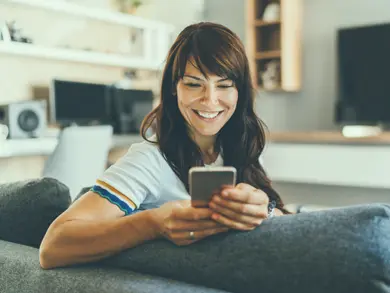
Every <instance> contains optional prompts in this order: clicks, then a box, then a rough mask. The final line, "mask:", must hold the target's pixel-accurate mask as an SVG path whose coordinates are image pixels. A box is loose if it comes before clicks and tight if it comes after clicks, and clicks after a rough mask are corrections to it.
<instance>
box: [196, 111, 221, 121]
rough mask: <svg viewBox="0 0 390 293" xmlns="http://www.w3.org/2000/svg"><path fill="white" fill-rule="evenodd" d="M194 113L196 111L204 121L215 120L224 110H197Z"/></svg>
mask: <svg viewBox="0 0 390 293" xmlns="http://www.w3.org/2000/svg"><path fill="white" fill-rule="evenodd" d="M192 111H194V113H195V114H196V115H197V116H199V117H200V118H204V119H215V118H217V117H218V116H219V115H220V114H221V113H222V112H223V110H222V111H200V110H195V109H192Z"/></svg>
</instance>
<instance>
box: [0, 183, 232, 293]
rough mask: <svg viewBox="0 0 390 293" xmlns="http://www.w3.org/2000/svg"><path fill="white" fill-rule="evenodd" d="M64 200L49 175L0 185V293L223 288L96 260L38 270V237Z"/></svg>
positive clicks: (193, 291) (65, 193) (133, 292)
mask: <svg viewBox="0 0 390 293" xmlns="http://www.w3.org/2000/svg"><path fill="white" fill-rule="evenodd" d="M69 204H70V196H69V191H68V189H67V188H66V187H65V186H64V185H63V184H61V183H59V182H57V181H56V180H53V179H48V178H46V179H37V180H30V181H25V182H15V183H12V184H4V185H0V292H1V293H3V292H4V293H13V292H15V293H32V292H40V293H46V292H47V293H64V292H78V293H82V292H88V293H89V292H99V293H112V292H116V293H122V292H123V293H125V292H126V293H141V292H142V293H144V292H156V293H157V292H181V293H184V292H191V293H197V292H209V293H213V292H224V291H220V290H214V289H208V288H205V287H201V286H195V285H191V284H186V283H183V282H177V281H173V280H169V279H164V278H161V277H156V276H149V275H144V274H139V273H134V272H132V271H129V270H122V269H115V268H110V267H107V266H103V265H98V264H94V265H82V266H77V267H71V268H61V269H55V270H43V269H41V267H40V265H39V255H38V254H39V250H38V248H37V247H39V243H40V240H41V239H42V237H43V235H44V233H45V231H46V229H47V227H48V225H49V224H50V223H51V221H52V220H53V219H54V218H55V217H56V216H58V215H59V214H60V213H61V212H63V211H64V210H65V209H66V208H67V207H68V206H69Z"/></svg>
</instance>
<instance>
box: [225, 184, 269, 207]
mask: <svg viewBox="0 0 390 293" xmlns="http://www.w3.org/2000/svg"><path fill="white" fill-rule="evenodd" d="M221 196H222V197H223V198H226V199H230V200H233V201H237V202H243V203H249V204H268V201H269V199H268V195H267V194H266V193H265V192H263V191H261V190H260V189H251V190H247V189H238V188H227V189H224V190H222V192H221Z"/></svg>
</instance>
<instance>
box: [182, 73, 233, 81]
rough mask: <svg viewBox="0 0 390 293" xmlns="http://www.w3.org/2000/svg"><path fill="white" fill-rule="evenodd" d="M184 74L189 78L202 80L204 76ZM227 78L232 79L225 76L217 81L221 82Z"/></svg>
mask: <svg viewBox="0 0 390 293" xmlns="http://www.w3.org/2000/svg"><path fill="white" fill-rule="evenodd" d="M184 76H186V77H189V78H193V79H196V80H201V81H203V79H202V78H200V77H197V76H194V75H190V74H184ZM225 80H230V79H229V78H227V77H225V78H221V79H219V80H217V82H221V81H225Z"/></svg>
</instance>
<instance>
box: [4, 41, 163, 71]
mask: <svg viewBox="0 0 390 293" xmlns="http://www.w3.org/2000/svg"><path fill="white" fill-rule="evenodd" d="M0 53H3V54H10V55H18V56H25V57H34V58H41V59H52V60H59V61H68V62H77V63H87V64H96V65H105V66H113V67H122V68H139V69H149V70H158V69H159V67H161V64H162V61H161V62H160V63H158V62H156V63H152V62H150V61H148V60H147V59H146V58H143V57H133V56H128V57H127V56H123V55H119V54H108V53H99V52H89V51H81V50H74V49H61V48H49V47H44V46H38V45H33V44H24V43H16V42H1V41H0Z"/></svg>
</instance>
